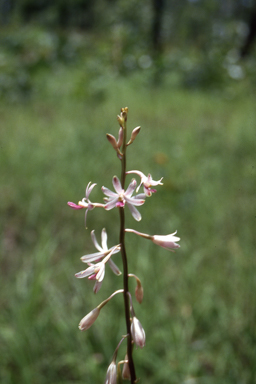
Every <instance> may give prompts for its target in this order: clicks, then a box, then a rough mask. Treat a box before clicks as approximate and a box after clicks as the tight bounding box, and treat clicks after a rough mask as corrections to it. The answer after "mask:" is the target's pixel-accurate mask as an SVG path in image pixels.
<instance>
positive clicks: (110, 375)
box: [104, 361, 116, 384]
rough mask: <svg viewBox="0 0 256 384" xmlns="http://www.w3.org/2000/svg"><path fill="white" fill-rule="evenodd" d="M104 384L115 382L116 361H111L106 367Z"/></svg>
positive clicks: (113, 383)
mask: <svg viewBox="0 0 256 384" xmlns="http://www.w3.org/2000/svg"><path fill="white" fill-rule="evenodd" d="M104 384H116V362H115V361H112V362H111V364H110V365H109V367H108V370H107V375H106V378H105V382H104Z"/></svg>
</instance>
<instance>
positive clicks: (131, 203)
mask: <svg viewBox="0 0 256 384" xmlns="http://www.w3.org/2000/svg"><path fill="white" fill-rule="evenodd" d="M127 113H128V108H122V109H121V113H120V115H118V116H117V121H118V123H119V125H120V128H119V132H118V139H116V138H115V136H113V135H112V134H107V140H108V142H109V143H110V144H111V146H112V147H113V149H114V150H115V152H116V154H117V157H118V159H119V160H120V161H121V177H120V180H119V178H118V177H117V176H114V177H113V179H112V183H113V187H114V191H112V190H110V189H108V188H106V187H104V186H102V187H101V190H102V192H103V193H104V195H105V197H104V198H103V200H104V203H98V202H92V201H91V200H90V194H91V192H92V190H93V188H94V187H95V186H96V185H97V184H96V183H93V184H92V183H91V182H89V183H88V185H87V187H86V190H85V197H84V198H83V199H82V200H81V201H79V202H78V204H75V203H73V202H68V205H69V206H70V207H71V208H72V209H75V210H81V209H85V226H86V219H87V214H88V212H89V211H92V210H93V209H94V208H104V211H106V212H108V211H109V210H111V209H116V208H117V209H118V211H119V241H116V242H115V245H112V246H110V247H108V245H107V239H108V236H107V231H106V229H105V228H103V229H102V231H101V245H100V244H99V243H98V241H97V239H96V235H95V231H94V230H92V231H91V239H92V242H93V244H94V246H95V248H96V250H97V252H95V251H94V252H93V253H89V254H86V255H84V256H82V257H81V261H82V262H83V263H86V264H87V267H86V269H84V270H82V271H80V272H78V273H76V274H75V276H76V277H77V278H78V279H83V278H85V277H87V278H88V280H94V281H95V285H94V288H93V292H94V293H95V294H97V293H98V292H99V290H100V288H101V286H102V283H103V279H104V277H105V274H106V273H107V268H108V267H106V266H107V265H108V266H109V267H110V269H111V270H112V272H113V273H114V275H115V276H116V277H118V276H120V275H121V274H122V275H123V287H122V289H118V290H116V291H115V292H113V293H112V295H110V296H109V297H108V298H107V299H105V300H104V301H102V302H101V304H99V305H98V306H97V307H96V308H94V309H93V310H92V311H91V312H89V313H88V314H87V315H86V316H84V317H83V319H82V320H81V321H80V323H79V329H80V330H81V331H85V330H87V329H89V328H90V327H91V326H92V325H93V324H94V322H95V321H96V319H97V318H98V316H99V315H100V311H101V309H102V308H103V307H104V306H105V305H106V304H107V303H108V302H109V301H110V300H111V299H112V297H114V296H115V295H116V294H117V293H122V294H123V295H122V296H123V302H124V316H125V323H126V332H125V336H123V337H122V340H121V341H120V342H119V344H118V346H117V348H116V350H115V352H114V355H113V358H112V361H111V363H110V365H109V367H108V370H107V374H106V378H105V384H118V383H120V382H122V376H123V378H124V379H127V380H130V382H131V384H135V383H137V382H138V380H137V378H136V372H135V365H134V360H133V349H134V346H136V347H139V348H143V347H144V346H145V343H146V333H145V331H144V329H143V327H142V325H141V323H140V321H139V319H138V318H137V317H136V316H135V311H134V307H133V303H132V295H131V293H130V291H129V277H133V278H135V279H136V282H137V285H136V288H135V298H136V300H137V302H138V303H139V304H141V303H142V300H143V287H142V284H141V281H140V279H139V278H138V277H137V276H136V275H135V274H133V273H129V272H128V258H127V253H126V245H125V234H126V232H128V233H129V232H130V233H134V234H136V235H138V236H140V237H142V238H144V239H147V240H151V241H152V242H153V243H154V244H156V245H159V246H160V247H163V248H165V249H167V250H170V251H173V250H174V249H177V248H179V244H177V242H178V241H179V240H180V238H179V237H177V236H175V235H176V232H177V231H176V232H174V233H172V234H169V235H148V234H146V233H142V232H138V231H136V230H134V229H129V228H125V218H126V217H125V207H126V206H127V207H128V209H129V210H130V212H131V214H132V216H133V218H134V219H135V220H136V221H138V222H139V221H140V220H141V218H142V217H141V214H140V212H139V211H138V209H137V207H138V206H141V205H143V204H144V203H145V201H146V199H147V198H149V197H151V196H152V195H153V194H154V193H156V192H157V191H156V189H155V187H156V186H159V185H163V183H162V178H160V179H159V180H154V179H153V178H152V176H151V174H150V173H148V176H146V175H145V174H144V173H142V172H141V171H139V170H131V171H127V170H126V151H127V147H128V146H129V145H131V144H132V143H133V142H134V140H135V139H136V137H137V135H138V133H139V132H140V129H141V128H140V127H136V128H134V130H133V131H132V133H131V136H130V140H129V141H128V142H127V126H126V124H127ZM130 174H134V175H135V177H136V178H138V177H139V178H140V182H139V185H138V186H137V181H136V180H135V179H134V178H133V179H132V180H131V181H130V183H129V185H128V187H127V189H125V182H126V177H127V176H128V177H129V176H130ZM140 188H141V189H142V193H138V192H139V189H140ZM127 237H128V236H127ZM119 252H120V254H121V258H122V272H121V270H120V269H119V267H118V266H117V265H116V264H115V263H114V261H113V258H116V256H115V255H116V254H118V253H119ZM124 338H126V341H127V346H126V351H125V353H126V355H125V360H123V361H121V362H120V361H119V363H117V362H116V359H117V352H118V349H119V347H120V345H121V343H122V341H123V340H124ZM121 363H123V364H124V367H123V373H121V369H120V364H121Z"/></svg>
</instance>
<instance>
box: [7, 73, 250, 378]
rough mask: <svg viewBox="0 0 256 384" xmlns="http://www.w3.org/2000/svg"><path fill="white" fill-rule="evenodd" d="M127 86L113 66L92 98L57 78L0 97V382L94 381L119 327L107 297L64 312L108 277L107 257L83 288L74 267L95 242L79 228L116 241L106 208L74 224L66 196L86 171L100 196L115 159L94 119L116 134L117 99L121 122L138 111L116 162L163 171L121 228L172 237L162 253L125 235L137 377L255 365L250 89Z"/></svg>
mask: <svg viewBox="0 0 256 384" xmlns="http://www.w3.org/2000/svg"><path fill="white" fill-rule="evenodd" d="M71 77H72V76H71V75H70V79H71ZM52 81H56V82H57V81H58V79H57V80H56V78H53V80H52ZM62 81H64V79H63V78H62ZM48 84H51V79H49V81H48ZM55 85H56V84H55ZM140 85H141V84H137V82H135V81H128V80H125V79H122V80H120V81H119V79H118V78H116V79H111V80H110V81H109V84H108V88H107V94H106V97H105V98H104V99H103V100H101V101H99V102H98V103H97V102H96V101H94V102H88V100H87V99H85V100H83V99H82V98H81V97H80V98H75V97H74V98H70V97H67V96H66V95H63V96H62V95H61V92H62V91H61V90H58V87H57V85H56V88H55V89H57V91H56V93H54V92H51V93H49V92H48V93H47V92H46V94H45V95H44V96H37V97H35V98H34V99H33V100H31V101H30V102H27V103H25V104H16V105H9V104H7V103H6V104H4V103H3V104H2V106H1V107H0V112H1V152H0V162H1V192H0V193H1V195H0V196H1V207H0V213H1V218H2V219H1V224H0V225H1V251H2V252H1V261H0V262H1V266H0V267H1V293H0V308H1V311H0V356H1V363H0V382H1V383H3V384H16V383H17V382H19V383H20V384H23V383H24V384H32V383H36V384H45V383H51V384H60V383H62V384H68V383H77V384H79V383H100V382H103V380H104V376H105V372H106V369H107V366H108V364H109V362H110V360H111V356H112V354H113V351H114V349H115V347H116V344H117V343H118V341H119V339H120V337H121V335H122V334H123V333H124V329H125V328H124V319H123V303H122V299H121V297H118V296H116V297H115V298H114V299H113V300H112V301H111V302H110V303H109V304H108V306H106V307H105V308H104V310H102V314H101V316H100V317H99V318H98V319H97V322H96V323H95V324H94V325H93V327H92V328H91V329H90V330H88V331H87V332H84V333H81V332H80V331H79V330H78V329H77V325H78V323H79V321H80V319H81V318H82V317H83V316H84V315H85V314H86V313H87V312H89V311H90V310H91V309H92V308H94V307H95V306H96V305H97V304H98V303H100V302H101V301H102V300H103V299H105V298H106V297H107V296H108V295H109V294H111V293H112V292H113V290H115V289H118V288H120V287H121V279H118V277H116V276H114V275H113V274H111V273H109V271H107V275H106V277H105V280H104V284H103V287H102V289H101V290H100V292H99V293H98V294H97V295H96V296H95V295H93V292H92V286H93V285H92V284H91V283H90V282H89V281H86V280H76V279H75V278H74V273H75V272H78V271H80V270H81V269H82V268H83V266H84V265H83V264H82V263H81V261H80V259H79V258H80V257H81V256H82V255H83V254H86V252H91V251H93V245H92V243H91V240H90V231H91V230H92V229H95V231H96V235H97V237H99V235H100V231H101V229H102V228H103V227H106V229H107V231H108V234H109V245H113V244H115V243H116V241H117V240H116V239H117V236H118V214H117V212H116V211H114V210H113V211H110V212H102V211H99V210H97V209H95V210H94V211H93V212H89V215H88V229H87V230H85V228H84V216H83V212H80V211H73V210H71V209H69V208H68V207H67V205H66V202H67V201H74V202H77V201H78V200H79V199H81V197H83V196H84V189H85V187H86V185H87V183H88V182H89V181H92V182H96V183H97V184H98V185H97V187H96V188H95V190H94V191H93V194H92V199H93V201H94V200H95V201H102V193H101V190H100V186H101V185H105V186H107V187H111V179H112V176H113V175H114V174H116V175H119V174H120V169H119V166H120V165H119V163H118V159H117V157H116V155H115V153H114V151H113V150H112V148H111V146H110V145H109V144H108V142H107V140H106V139H105V133H107V132H108V133H112V134H114V135H117V132H118V124H117V122H116V115H117V113H118V112H119V109H120V107H122V106H128V107H129V129H133V128H134V127H135V126H137V125H141V126H142V130H141V132H140V134H139V136H138V137H137V139H136V141H135V142H134V144H133V145H132V146H130V147H129V152H128V164H127V165H128V168H129V169H134V168H135V169H140V170H142V171H143V172H144V173H147V172H150V173H152V175H153V177H154V178H155V179H158V178H160V177H161V176H164V186H163V187H158V192H157V194H155V195H154V196H153V197H152V198H151V199H148V200H147V201H146V204H145V205H144V206H143V207H141V208H140V211H141V213H142V216H143V219H142V221H141V222H140V223H137V222H135V221H134V220H133V219H132V217H131V216H130V214H129V212H127V227H132V228H134V229H137V230H139V231H141V232H147V233H150V234H167V233H171V232H173V231H174V230H176V229H177V230H178V235H179V236H180V237H181V242H180V245H181V248H180V249H179V250H178V251H177V252H176V253H175V254H174V253H168V252H167V251H165V250H164V249H162V248H159V247H157V246H156V245H153V244H151V243H148V242H146V241H143V239H140V238H136V237H135V236H134V235H132V234H129V235H127V248H128V255H129V265H130V271H131V272H133V273H136V274H137V275H138V276H139V277H140V278H141V280H142V283H143V286H144V291H145V299H144V302H143V304H142V305H141V306H139V305H136V306H135V310H136V315H137V316H138V318H139V319H140V321H141V323H142V325H143V327H144V329H145V331H146V334H147V343H146V346H145V348H144V349H143V350H136V351H135V352H134V357H135V364H136V368H137V372H138V376H139V377H141V382H142V383H148V384H158V383H159V384H160V383H174V384H175V383H177V384H180V383H184V384H194V383H195V384H197V383H198V384H204V383H206V384H212V383H214V384H218V383H220V384H223V383H225V384H229V383H230V384H234V383H239V384H240V383H243V384H244V383H246V384H247V383H248V384H249V383H254V382H255V380H256V371H255V367H256V358H255V347H256V329H255V320H256V305H255V289H256V277H255V276H256V265H255V264H256V259H255V249H256V248H255V246H256V244H255V243H256V241H255V230H256V225H255V223H256V197H255V189H256V164H255V144H256V133H255V118H256V111H255V96H254V94H253V93H250V92H247V90H246V89H245V90H244V91H243V90H241V89H238V88H234V89H233V90H232V91H233V93H234V92H236V90H237V93H236V94H234V97H233V98H230V97H226V96H230V93H225V92H224V93H207V92H205V93H202V92H195V91H194V92H188V91H182V90H179V89H173V90H172V89H167V88H165V87H163V88H152V89H150V88H145V87H144V86H140ZM115 259H116V260H117V263H118V264H119V265H120V260H119V258H118V255H117V256H115ZM131 287H132V289H134V285H133V282H131ZM124 354H125V350H124V348H123V349H121V351H120V355H119V357H120V359H123V357H124Z"/></svg>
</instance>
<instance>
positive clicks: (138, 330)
mask: <svg viewBox="0 0 256 384" xmlns="http://www.w3.org/2000/svg"><path fill="white" fill-rule="evenodd" d="M131 334H132V338H133V341H134V343H135V344H136V345H137V347H140V348H143V347H144V346H145V343H146V334H145V331H144V329H143V328H142V325H141V323H140V322H139V320H138V319H137V317H135V316H133V318H132V324H131Z"/></svg>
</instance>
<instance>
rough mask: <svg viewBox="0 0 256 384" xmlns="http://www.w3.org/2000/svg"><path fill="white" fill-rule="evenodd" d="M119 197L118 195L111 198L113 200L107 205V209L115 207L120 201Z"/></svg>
mask: <svg viewBox="0 0 256 384" xmlns="http://www.w3.org/2000/svg"><path fill="white" fill-rule="evenodd" d="M118 199H119V197H118V196H117V197H116V198H113V199H111V200H110V201H109V202H108V203H107V204H106V205H105V209H106V210H107V211H109V210H110V209H112V208H115V206H116V203H117V202H118Z"/></svg>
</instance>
